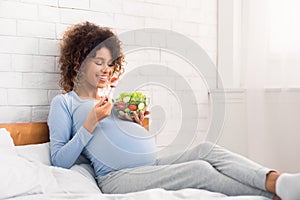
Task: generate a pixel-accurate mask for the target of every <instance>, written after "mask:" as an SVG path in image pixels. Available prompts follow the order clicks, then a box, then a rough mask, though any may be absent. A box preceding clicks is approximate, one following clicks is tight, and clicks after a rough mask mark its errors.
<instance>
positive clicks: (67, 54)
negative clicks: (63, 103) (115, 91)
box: [59, 22, 124, 92]
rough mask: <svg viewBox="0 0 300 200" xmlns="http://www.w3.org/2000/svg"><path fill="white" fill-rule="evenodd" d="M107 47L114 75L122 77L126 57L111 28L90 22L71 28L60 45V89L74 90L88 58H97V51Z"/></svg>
mask: <svg viewBox="0 0 300 200" xmlns="http://www.w3.org/2000/svg"><path fill="white" fill-rule="evenodd" d="M102 47H106V48H108V49H109V50H110V52H111V55H112V58H113V64H114V73H115V74H117V75H118V76H120V75H121V74H122V73H123V71H124V68H123V64H124V55H123V53H122V49H121V41H120V40H119V39H118V37H117V36H116V35H115V34H114V33H113V31H112V30H111V29H110V28H107V27H100V26H97V25H95V24H93V23H90V22H83V23H80V24H76V25H73V26H71V27H69V28H68V29H67V30H66V32H65V33H64V35H63V38H62V41H61V44H60V54H61V55H60V58H59V67H60V71H61V72H60V74H61V79H60V81H59V85H60V87H62V89H63V90H64V91H65V92H70V91H72V90H73V89H74V85H75V83H76V81H77V78H76V77H77V74H78V72H79V70H80V67H81V65H82V63H83V62H84V60H85V59H86V58H87V57H95V56H96V51H97V50H99V49H101V48H102Z"/></svg>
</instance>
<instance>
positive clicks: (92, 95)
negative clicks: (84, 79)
mask: <svg viewBox="0 0 300 200" xmlns="http://www.w3.org/2000/svg"><path fill="white" fill-rule="evenodd" d="M74 91H75V92H76V94H77V95H78V96H79V97H82V98H89V99H96V97H97V89H94V90H91V89H87V88H84V87H79V88H76V89H75V90H74Z"/></svg>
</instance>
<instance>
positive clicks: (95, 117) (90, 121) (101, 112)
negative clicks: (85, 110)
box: [83, 96, 113, 133]
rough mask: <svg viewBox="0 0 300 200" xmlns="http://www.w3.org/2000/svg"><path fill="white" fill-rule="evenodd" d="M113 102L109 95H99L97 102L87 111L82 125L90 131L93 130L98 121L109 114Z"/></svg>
mask: <svg viewBox="0 0 300 200" xmlns="http://www.w3.org/2000/svg"><path fill="white" fill-rule="evenodd" d="M112 107H113V103H112V100H111V98H109V97H106V96H105V97H100V100H99V102H98V103H97V104H96V105H95V106H94V107H93V109H92V110H91V112H90V113H89V115H88V117H87V119H86V120H85V123H84V124H83V127H84V128H85V129H86V130H87V131H88V132H90V133H92V132H93V131H94V129H95V128H96V126H97V124H98V123H99V121H101V120H102V119H104V118H105V117H108V116H109V115H110V114H111V109H112Z"/></svg>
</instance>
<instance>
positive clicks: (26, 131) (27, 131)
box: [0, 118, 149, 146]
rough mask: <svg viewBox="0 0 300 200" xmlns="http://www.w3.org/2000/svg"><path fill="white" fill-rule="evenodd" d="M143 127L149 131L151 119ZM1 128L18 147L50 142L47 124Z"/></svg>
mask: <svg viewBox="0 0 300 200" xmlns="http://www.w3.org/2000/svg"><path fill="white" fill-rule="evenodd" d="M143 126H144V127H145V128H146V129H147V130H149V118H145V119H144V120H143ZM0 128H6V130H7V131H9V132H10V134H11V137H12V138H13V140H14V143H15V145H16V146H19V145H27V144H40V143H45V142H49V128H48V125H47V122H29V123H15V124H0Z"/></svg>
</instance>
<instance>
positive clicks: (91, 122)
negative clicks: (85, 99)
mask: <svg viewBox="0 0 300 200" xmlns="http://www.w3.org/2000/svg"><path fill="white" fill-rule="evenodd" d="M96 125H97V120H95V119H89V118H88V119H87V120H86V121H85V123H84V124H83V128H85V129H86V130H87V131H88V132H89V133H91V134H92V133H93V131H94V129H95V127H96Z"/></svg>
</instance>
